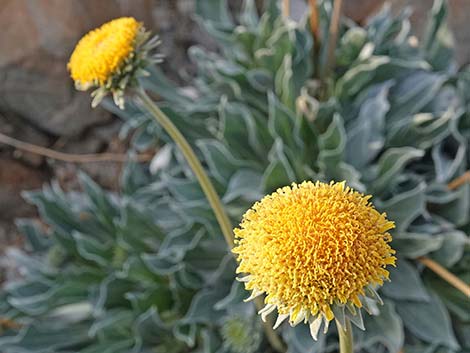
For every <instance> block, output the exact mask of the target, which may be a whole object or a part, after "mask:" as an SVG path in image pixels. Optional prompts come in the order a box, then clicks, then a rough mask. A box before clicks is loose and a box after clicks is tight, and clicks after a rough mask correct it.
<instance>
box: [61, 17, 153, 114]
mask: <svg viewBox="0 0 470 353" xmlns="http://www.w3.org/2000/svg"><path fill="white" fill-rule="evenodd" d="M149 36H150V33H149V32H146V31H145V28H144V27H143V25H142V23H140V22H138V21H137V20H135V19H134V18H132V17H122V18H118V19H115V20H112V21H110V22H108V23H105V24H104V25H102V26H101V27H100V28H97V29H95V30H93V31H91V32H89V33H88V34H86V35H85V36H84V37H83V38H82V39H81V40H80V41H79V42H78V44H77V46H76V47H75V49H74V51H73V53H72V55H71V57H70V61H69V63H68V65H67V68H68V70H69V71H70V76H71V77H72V79H73V80H74V81H75V87H76V88H77V89H79V90H81V91H86V90H87V89H89V88H91V87H97V89H96V90H95V91H94V92H93V93H92V96H93V97H94V98H93V101H92V106H96V105H98V104H99V103H100V102H101V100H102V99H103V98H104V97H105V96H106V95H107V94H108V93H112V95H113V98H114V101H115V103H116V104H117V105H118V106H119V107H120V108H124V93H125V90H126V88H127V87H128V86H135V85H137V78H138V77H140V76H146V75H147V74H148V73H147V72H146V71H145V70H144V68H145V67H146V66H147V65H149V64H151V63H158V62H160V61H161V56H160V55H159V54H156V55H154V56H151V57H150V56H149V52H150V51H151V50H153V49H154V48H155V47H156V46H158V45H159V44H160V41H159V39H158V36H155V37H154V38H153V39H152V40H149V41H147V40H148V38H149Z"/></svg>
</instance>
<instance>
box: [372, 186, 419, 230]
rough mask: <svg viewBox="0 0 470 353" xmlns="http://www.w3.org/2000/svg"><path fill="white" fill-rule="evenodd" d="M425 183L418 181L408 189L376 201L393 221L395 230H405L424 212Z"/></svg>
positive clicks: (379, 207) (378, 206)
mask: <svg viewBox="0 0 470 353" xmlns="http://www.w3.org/2000/svg"><path fill="white" fill-rule="evenodd" d="M425 188H426V185H425V184H424V183H419V184H417V185H416V186H415V187H413V188H411V189H410V190H408V191H405V192H402V193H400V194H398V195H395V196H393V197H392V198H390V199H388V200H385V201H376V205H377V208H378V209H380V210H381V211H385V212H386V213H387V218H389V219H393V220H394V221H395V226H396V231H397V232H402V231H405V230H406V229H407V228H408V226H409V225H410V224H411V222H413V220H415V219H416V218H417V217H418V216H419V215H421V214H422V213H424V212H425V210H426V204H425V194H424V191H425Z"/></svg>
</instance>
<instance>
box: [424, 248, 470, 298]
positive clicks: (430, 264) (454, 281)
mask: <svg viewBox="0 0 470 353" xmlns="http://www.w3.org/2000/svg"><path fill="white" fill-rule="evenodd" d="M418 261H419V262H421V263H422V264H423V265H425V266H426V267H427V268H429V269H430V270H431V271H433V272H434V273H435V274H436V275H438V276H439V277H441V278H442V279H443V280H444V281H446V282H447V283H449V284H450V285H451V286H453V287H454V288H456V289H458V290H459V291H461V292H462V293H463V294H464V295H465V296H467V297H469V298H470V286H469V285H467V284H466V283H465V282H464V281H462V280H461V279H460V278H458V277H457V276H456V275H454V274H453V273H451V272H449V271H447V270H446V269H445V268H444V267H442V266H441V265H439V264H438V263H437V262H436V261H433V260H431V259H429V258H427V257H419V258H418Z"/></svg>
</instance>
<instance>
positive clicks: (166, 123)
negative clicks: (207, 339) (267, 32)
mask: <svg viewBox="0 0 470 353" xmlns="http://www.w3.org/2000/svg"><path fill="white" fill-rule="evenodd" d="M136 95H137V97H138V98H139V100H140V101H141V103H142V104H143V106H144V107H145V108H146V109H147V110H148V111H149V112H150V114H152V116H153V117H154V118H155V120H156V121H157V122H158V123H159V124H160V125H161V126H162V127H163V128H164V129H165V131H166V132H167V133H168V135H170V137H171V138H172V140H173V141H174V142H175V143H176V144H177V145H178V147H179V148H180V150H181V152H182V153H183V155H184V157H185V158H186V161H187V162H188V164H189V166H190V167H191V169H192V171H193V172H194V174H195V175H196V178H197V180H198V181H199V184H200V185H201V188H202V190H203V191H204V194H205V195H206V197H207V199H208V200H209V204H210V205H211V207H212V210H213V211H214V214H215V217H216V218H217V221H218V222H219V225H220V229H221V230H222V233H223V235H224V238H225V241H226V242H227V245H228V246H229V247H230V249H231V248H233V245H234V241H233V239H234V236H233V228H232V224H231V223H230V219H229V218H228V216H227V213H226V212H225V208H224V206H223V205H222V202H221V201H220V198H219V196H218V195H217V192H216V191H215V189H214V186H213V185H212V182H211V181H210V179H209V177H208V176H207V174H206V172H205V171H204V168H203V167H202V165H201V163H200V162H199V159H198V158H197V156H196V154H195V153H194V151H193V149H192V148H191V146H190V145H189V143H188V141H186V139H185V138H184V136H183V135H182V134H181V132H180V131H179V130H178V128H177V127H176V126H175V125H174V124H173V122H172V121H171V120H170V119H169V118H168V117H167V116H166V115H165V113H163V112H162V111H161V110H160V108H159V107H158V106H157V105H156V104H155V103H154V102H153V101H152V100H151V99H150V97H149V96H148V95H147V94H146V93H145V91H144V90H143V89H139V90H138V91H137V93H136ZM262 304H263V303H262V302H261V303H260V302H257V307H258V310H259V309H261V308H262V307H263V305H262ZM263 326H264V332H265V334H266V338H267V339H268V341H269V343H270V344H271V346H272V347H273V348H274V349H275V350H276V351H277V352H280V353H283V352H285V351H286V349H285V347H284V345H283V343H282V341H281V339H280V338H279V337H278V335H277V334H276V333H275V332H274V330H273V328H272V323H263Z"/></svg>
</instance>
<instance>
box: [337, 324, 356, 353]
mask: <svg viewBox="0 0 470 353" xmlns="http://www.w3.org/2000/svg"><path fill="white" fill-rule="evenodd" d="M345 324H346V326H344V327H343V326H342V325H341V323H340V322H339V321H338V320H336V327H337V328H338V335H339V353H353V352H354V341H353V334H352V326H351V321H349V319H347V320H345Z"/></svg>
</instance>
